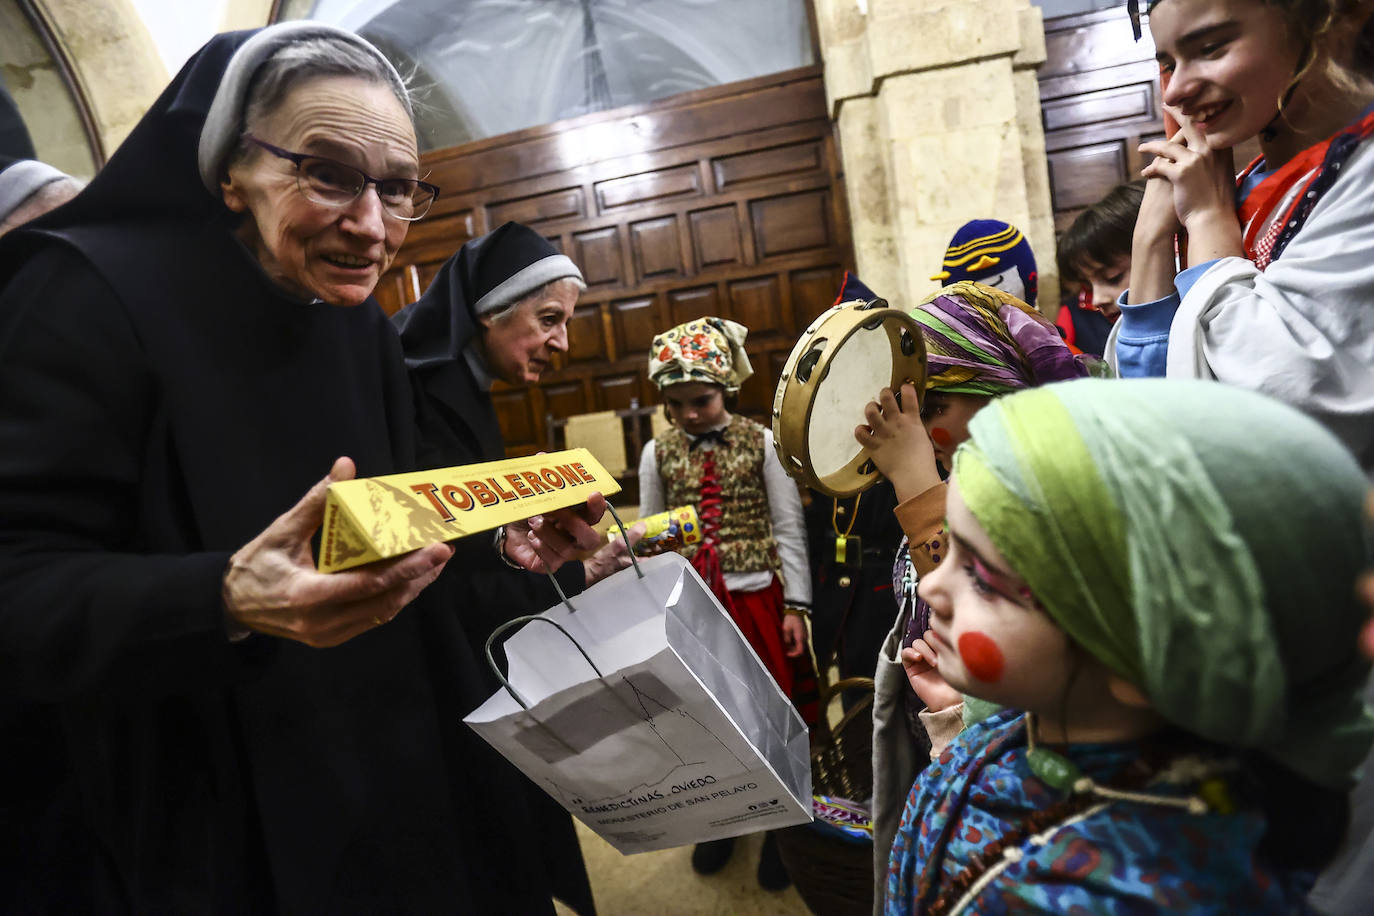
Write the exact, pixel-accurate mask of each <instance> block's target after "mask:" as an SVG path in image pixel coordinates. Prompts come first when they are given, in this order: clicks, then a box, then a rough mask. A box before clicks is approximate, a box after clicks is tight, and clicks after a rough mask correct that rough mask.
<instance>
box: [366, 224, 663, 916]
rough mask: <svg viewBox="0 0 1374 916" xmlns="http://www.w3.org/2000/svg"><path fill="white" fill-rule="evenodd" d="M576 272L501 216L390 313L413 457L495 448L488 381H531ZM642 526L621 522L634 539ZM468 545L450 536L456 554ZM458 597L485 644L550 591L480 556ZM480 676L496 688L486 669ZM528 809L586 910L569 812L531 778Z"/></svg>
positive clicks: (572, 585)
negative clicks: (410, 416)
mask: <svg viewBox="0 0 1374 916" xmlns="http://www.w3.org/2000/svg"><path fill="white" fill-rule="evenodd" d="M585 288H586V284H585V283H584V282H583V279H582V272H581V271H580V270H578V269H577V265H576V264H574V263H573V262H572V260H571V259H570V258H568V257H567V256H566V255H564V254H561V253H559V251H558V250H557V249H556V248H554V246H553V245H552V244H550V243H549V241H548V239H546V238H544V237H543V236H542V235H540V234H539V233H538V232H536V231H534V230H533V229H531V228H529V227H528V226H524V225H522V224H520V223H515V222H509V223H506V224H504V225H502V226H501V227H499V228H497V229H495V230H494V231H492V232H489V233H487V234H486V235H484V236H481V237H479V238H475V239H471V240H469V241H468V242H466V243H465V244H464V245H463V247H462V248H461V249H459V251H458V253H457V254H455V255H454V256H453V257H451V258H449V260H448V261H447V262H446V263H445V264H444V266H443V267H442V268H440V270H439V272H438V273H437V274H436V275H435V278H434V280H433V281H432V282H431V284H430V286H429V289H427V290H426V291H425V293H424V295H422V296H421V297H420V298H419V299H418V300H416V301H415V302H414V303H412V304H411V305H409V306H407V307H406V308H404V309H402V310H401V311H400V312H398V313H397V314H396V316H395V317H394V318H393V321H394V322H395V323H396V326H397V328H398V329H399V330H400V335H401V347H402V349H403V350H404V352H405V360H406V366H407V367H408V368H409V370H410V373H411V381H412V385H413V387H414V390H415V407H416V423H417V427H418V428H419V430H420V443H419V461H420V465H421V466H423V467H431V466H432V467H446V466H450V465H457V464H467V463H470V462H475V461H490V460H495V459H499V458H504V457H505V443H504V442H503V440H502V435H501V427H500V424H499V423H498V420H497V416H496V410H495V408H494V407H493V405H492V400H491V393H490V392H491V388H492V385H493V383H494V381H496V380H498V379H499V380H500V381H503V382H505V383H507V384H510V385H517V386H518V385H522V384H526V383H529V382H534V381H537V380H538V378H539V375H540V373H542V372H543V370H544V369H545V368H546V367H547V366H548V365H549V363H550V362H551V359H552V355H553V353H555V352H562V351H565V350H566V349H567V324H568V319H569V318H571V317H572V311H573V306H574V305H575V304H576V302H577V296H578V294H579V293H580V292H581V291H582V290H584V289H585ZM642 532H643V529H642V527H638V528H631V529H630V539H631V542H632V543H633V542H634V541H636V540H638V538H639V536H640V535H641V534H642ZM467 549H472V548H471V547H470V546H466V545H464V546H460V547H459V556H460V557H461V556H462V555H463V553H464V551H465V550H467ZM628 565H629V554H628V551H627V550H626V549H625V547H624V544H623V542H622V541H615V542H613V543H612V544H611V545H609V546H607V547H603V548H602V549H601V550H600V551H598V552H597V553H596V554H595V555H594V556H593V557H591V558H590V559H589V560H588V561H587V562H586V564H582V563H574V562H570V563H567V564H565V565H564V566H563V568H562V569H560V570H559V571H558V572H557V573H556V576H557V578H558V580H559V584H560V585H561V586H562V588H563V591H564V592H565V593H566V594H569V595H575V594H577V593H578V592H580V591H582V590H583V589H584V588H585V587H586V586H588V585H591V584H592V583H593V582H595V581H597V580H598V579H600V578H601V577H603V576H605V575H608V574H610V573H612V572H615V571H616V570H619V569H623V568H624V567H626V566H628ZM455 588H456V589H458V590H457V591H454V592H453V593H452V594H451V596H450V597H449V600H451V601H452V602H453V603H454V605H455V606H461V607H463V609H464V610H463V614H462V617H461V620H462V624H463V626H464V627H465V628H466V630H467V639H468V640H469V641H470V642H472V643H473V644H475V645H482V644H483V643H485V641H486V638H487V636H488V635H489V634H490V633H491V631H492V630H493V629H494V628H495V627H496V626H498V625H499V624H501V623H504V622H506V621H508V620H510V619H512V618H514V617H516V616H519V615H521V614H532V613H538V612H539V611H542V610H544V609H546V608H548V607H550V606H552V605H554V604H555V603H557V601H558V600H559V599H558V594H557V592H556V591H555V590H554V588H553V585H552V584H551V583H550V582H549V581H548V578H547V577H545V576H538V575H534V574H531V573H529V572H526V571H524V570H518V569H509V568H506V567H504V566H493V565H490V564H488V565H487V566H486V567H485V568H484V569H482V570H481V571H479V572H475V573H474V574H472V575H469V576H467V577H465V579H464V580H463V581H462V582H461V583H459V582H457V580H454V579H452V578H450V580H449V581H448V582H441V583H439V587H438V588H436V590H435V592H436V595H435V597H436V598H439V597H440V596H441V595H444V594H445V592H447V591H448V590H449V589H455ZM488 686H489V687H490V689H492V690H496V689H499V683H498V682H497V681H496V679H495V678H491V679H490V681H489V682H488ZM524 782H525V787H526V793H527V796H528V799H529V803H530V806H531V807H532V808H533V810H534V816H535V822H534V824H533V828H534V830H533V832H534V833H535V834H536V835H537V836H538V837H539V838H540V843H539V847H540V850H541V854H542V857H543V860H544V862H545V863H546V866H547V868H548V870H549V872H550V874H551V875H552V877H553V882H554V884H553V889H554V894H555V896H557V897H558V898H559V899H561V900H563V901H564V902H565V903H567V904H568V905H569V906H571V907H573V908H574V909H575V910H576V911H577V912H579V913H581V914H583V916H591V914H593V913H594V912H595V907H594V905H593V901H592V896H591V887H590V885H589V883H588V880H587V873H586V868H585V866H584V864H583V860H582V851H581V847H580V846H579V844H578V840H577V834H576V832H575V831H574V829H573V824H572V818H571V817H570V816H569V815H568V813H567V812H566V811H565V810H564V809H563V808H562V806H560V805H559V804H558V803H556V802H555V801H553V799H551V798H550V797H549V796H548V794H547V793H545V792H544V791H543V790H542V789H540V788H539V787H538V786H536V785H535V784H534V783H532V782H529V781H528V780H524Z"/></svg>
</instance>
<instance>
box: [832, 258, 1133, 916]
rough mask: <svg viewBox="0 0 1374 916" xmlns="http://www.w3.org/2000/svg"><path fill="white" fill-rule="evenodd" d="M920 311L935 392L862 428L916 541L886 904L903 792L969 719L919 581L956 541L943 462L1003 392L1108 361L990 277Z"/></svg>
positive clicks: (902, 553)
mask: <svg viewBox="0 0 1374 916" xmlns="http://www.w3.org/2000/svg"><path fill="white" fill-rule="evenodd" d="M911 314H912V316H913V317H914V318H915V319H916V321H917V322H918V323H919V324H920V325H921V336H922V339H923V340H924V342H925V347H926V357H927V362H926V391H925V395H924V398H923V400H922V401H921V402H920V403H919V406H918V401H917V393H916V391H915V390H914V388H912V386H910V385H907V386H904V388H903V392H902V398H901V403H900V404H899V403H898V400H897V398H896V397H895V396H894V394H893V392H892V391H890V390H886V389H885V390H884V391H883V392H882V393H880V394H879V396H878V399H877V400H876V401H874V402H872V403H870V404H869V405H868V409H867V412H866V417H865V418H866V420H867V424H866V425H864V426H860V427H859V428H858V429H857V430H855V437H856V438H857V439H858V441H859V444H860V445H863V446H864V447H865V448H867V449H868V452H869V454H870V456H871V457H872V458H873V462H874V464H875V465H876V466H877V468H878V470H879V471H881V472H882V474H883V475H884V476H885V477H887V478H888V479H889V480H890V481H891V482H892V485H893V488H894V489H895V490H896V493H897V499H898V506H897V509H896V514H897V520H898V521H899V522H900V523H901V525H902V529H903V530H904V531H905V532H906V535H907V539H908V540H909V546H910V549H909V550H906V549H903V550H899V551H898V553H897V566H896V568H895V569H894V570H893V590H894V592H895V594H896V595H897V596H898V601H899V605H900V611H899V614H898V619H897V622H896V625H895V626H894V627H893V630H892V632H891V633H890V634H889V635H888V638H887V640H886V641H885V642H884V644H883V647H882V650H881V651H880V653H879V657H878V668H877V672H876V674H875V680H876V687H875V690H876V695H875V699H874V722H875V738H874V741H875V746H874V755H873V759H874V764H875V766H874V780H873V781H874V798H873V837H874V846H873V848H874V856H875V864H876V865H877V869H876V874H877V876H878V880H877V885H876V887H875V889H874V895H875V899H876V900H877V902H878V904H879V905H881V902H882V899H883V896H882V895H883V885H882V880H881V876H882V874H883V872H884V870H885V868H886V865H887V852H888V849H889V848H890V845H891V842H892V836H893V832H894V830H895V829H896V824H897V819H898V817H899V816H900V814H901V805H902V800H903V799H904V798H905V797H906V793H907V790H908V789H909V788H910V787H911V783H912V780H914V779H915V777H916V773H917V771H919V769H920V768H921V767H922V766H923V765H924V764H925V762H926V761H925V751H926V750H928V749H931V748H932V747H934V748H938V747H942V746H943V745H944V744H945V743H946V742H947V741H948V740H949V739H950V738H951V737H952V736H953V735H954V734H956V733H957V732H958V730H959V729H960V728H962V726H963V723H962V713H963V705H962V701H963V698H962V697H961V696H960V695H959V693H958V691H955V690H953V689H951V688H950V687H949V686H948V685H946V684H944V683H943V682H942V681H941V679H940V677H939V674H938V673H936V672H934V671H933V670H932V669H931V666H930V665H929V664H928V663H927V662H925V661H923V660H922V658H921V657H920V655H919V653H920V652H921V650H922V649H923V648H924V643H923V642H922V636H923V634H924V633H925V631H926V626H927V620H928V617H929V609H928V608H926V607H925V605H924V603H923V602H920V601H918V600H917V597H916V582H917V581H918V580H919V579H920V578H921V577H922V576H925V575H927V574H928V573H930V571H931V570H933V569H934V568H935V566H936V565H937V564H939V563H940V561H941V559H942V557H944V556H945V555H946V554H947V553H948V548H949V545H948V539H947V538H946V537H945V536H944V534H943V531H942V529H943V525H944V514H945V489H946V488H945V485H944V484H943V483H942V482H941V480H940V472H939V470H938V469H937V467H936V464H937V462H938V463H939V464H940V465H941V466H943V467H944V468H946V469H948V467H949V462H950V459H951V457H952V456H953V454H954V450H955V449H956V448H957V447H958V446H959V444H960V443H962V442H963V441H964V440H965V439H967V438H968V423H969V421H970V420H971V419H972V418H973V416H974V414H976V413H977V412H978V411H979V410H981V409H982V408H983V407H984V406H986V405H987V404H988V403H989V402H990V401H992V399H993V398H996V397H999V396H1001V395H1004V394H1010V393H1012V392H1015V391H1020V390H1022V389H1025V388H1033V387H1035V386H1037V385H1044V384H1047V383H1049V382H1056V381H1063V380H1067V379H1074V378H1081V377H1084V376H1087V375H1103V374H1106V372H1107V370H1106V367H1105V364H1104V363H1103V362H1102V361H1101V360H1099V359H1097V358H1095V357H1092V356H1088V355H1085V354H1081V353H1074V352H1073V351H1072V350H1070V349H1069V347H1068V345H1067V344H1065V343H1064V341H1063V338H1061V337H1060V336H1059V332H1058V330H1057V329H1056V328H1055V327H1054V325H1052V324H1050V322H1049V321H1048V320H1046V319H1045V318H1044V317H1043V316H1042V315H1041V314H1040V313H1039V312H1037V311H1035V310H1034V309H1032V308H1031V307H1029V306H1028V305H1026V304H1025V303H1024V302H1022V301H1021V300H1020V299H1017V298H1016V297H1015V296H1013V295H1011V294H1010V293H1007V292H1005V291H1003V290H999V289H994V288H993V287H990V286H985V285H983V284H981V283H973V282H967V281H965V282H961V283H955V284H951V285H950V286H947V287H945V288H944V289H942V290H940V291H939V292H937V293H936V294H935V295H933V296H931V297H930V298H929V299H927V300H926V301H925V302H922V303H921V304H920V305H918V306H917V307H916V308H914V309H913V310H912V312H911ZM903 546H904V547H905V546H907V545H906V544H905V543H904V545H903ZM913 644H914V645H915V646H916V648H915V649H913V648H911V647H912V646H913ZM904 666H906V670H905V671H904V670H903V668H904ZM908 678H910V680H908ZM913 687H914V688H915V689H913ZM918 693H919V695H918Z"/></svg>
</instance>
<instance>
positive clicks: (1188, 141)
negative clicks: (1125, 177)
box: [1140, 117, 1238, 235]
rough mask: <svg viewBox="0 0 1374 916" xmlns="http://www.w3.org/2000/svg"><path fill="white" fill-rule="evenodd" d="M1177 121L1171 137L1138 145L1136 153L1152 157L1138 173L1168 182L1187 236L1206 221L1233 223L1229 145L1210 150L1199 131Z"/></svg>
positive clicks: (1232, 164) (1233, 187)
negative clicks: (1178, 125)
mask: <svg viewBox="0 0 1374 916" xmlns="http://www.w3.org/2000/svg"><path fill="white" fill-rule="evenodd" d="M1179 120H1180V123H1181V124H1182V126H1181V127H1180V128H1179V131H1178V133H1176V134H1174V135H1173V137H1172V138H1170V139H1168V140H1151V141H1149V142H1148V143H1142V144H1141V145H1140V152H1142V153H1147V154H1149V155H1153V156H1154V157H1155V159H1154V161H1153V162H1151V163H1150V164H1149V165H1147V166H1145V168H1144V169H1142V170H1141V173H1140V174H1141V175H1143V176H1145V178H1147V179H1149V178H1163V179H1165V180H1167V181H1168V182H1169V185H1170V188H1171V190H1172V192H1173V201H1174V213H1175V214H1176V215H1177V217H1178V221H1179V223H1181V224H1182V225H1183V227H1184V228H1185V229H1187V230H1188V232H1189V234H1190V235H1192V234H1193V233H1195V232H1196V231H1197V230H1198V228H1199V226H1200V224H1202V223H1205V222H1206V221H1208V220H1221V219H1225V220H1227V221H1229V222H1231V223H1235V222H1236V171H1235V159H1234V157H1233V156H1232V154H1231V150H1230V148H1229V147H1228V148H1226V149H1219V150H1214V149H1212V148H1211V147H1210V146H1209V145H1208V143H1207V137H1206V136H1205V135H1204V134H1203V133H1202V131H1200V130H1198V129H1197V128H1196V127H1195V126H1193V125H1192V124H1190V123H1187V122H1186V120H1185V119H1183V118H1181V117H1180V119H1179ZM1147 190H1148V188H1147ZM1143 208H1144V205H1143V203H1142V209H1143ZM1237 225H1238V224H1237Z"/></svg>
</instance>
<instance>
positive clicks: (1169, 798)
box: [886, 379, 1374, 914]
mask: <svg viewBox="0 0 1374 916" xmlns="http://www.w3.org/2000/svg"><path fill="white" fill-rule="evenodd" d="M969 433H970V437H969V439H968V441H967V442H966V443H965V444H964V445H963V446H961V447H960V448H959V449H958V450H957V452H956V453H955V455H954V458H953V474H952V476H951V478H950V481H949V484H948V488H949V493H948V498H947V502H946V513H945V514H946V518H947V520H948V532H947V536H948V541H949V552H948V555H947V556H945V557H944V559H943V561H942V562H941V564H940V565H939V566H938V567H937V568H936V569H935V570H934V571H933V572H932V573H930V574H929V575H927V576H926V577H925V578H924V579H923V581H922V582H921V585H920V594H921V597H922V598H923V599H925V601H927V602H928V603H929V605H930V608H931V614H932V616H931V630H932V635H931V637H930V638H929V639H928V640H927V642H928V643H929V646H928V648H927V649H926V650H925V653H924V654H926V655H927V656H928V658H929V659H931V660H933V662H934V664H935V666H936V669H937V671H938V677H939V678H941V679H943V680H944V681H945V682H947V684H948V685H949V686H950V687H952V688H954V689H956V690H958V691H961V692H963V693H965V694H968V695H972V696H977V697H980V698H982V699H983V700H985V701H988V702H990V703H993V704H996V705H997V706H999V707H1001V709H1000V710H999V711H997V712H995V713H994V714H992V715H991V716H989V717H988V718H986V719H985V720H983V721H981V722H978V723H976V724H971V725H970V727H968V728H966V729H964V730H963V731H962V732H961V733H960V734H959V735H958V736H957V737H955V738H954V740H953V741H952V742H951V743H950V744H949V745H948V746H947V747H946V748H945V749H944V751H943V752H942V753H941V754H940V755H939V757H938V758H937V759H936V760H935V761H934V762H933V763H932V764H931V765H930V767H928V768H927V769H926V770H925V771H924V772H923V773H922V774H921V776H920V778H919V779H918V780H917V782H916V784H915V786H914V787H913V788H912V791H911V794H910V796H909V798H908V800H907V803H906V810H905V812H904V814H903V817H902V822H901V826H900V828H899V829H898V832H897V838H896V841H895V843H894V844H893V849H892V856H891V860H890V867H889V869H888V872H887V882H886V892H887V894H886V912H888V913H893V914H906V913H913V912H918V913H928V914H944V913H960V912H978V913H993V912H999V913H1000V912H1012V911H1017V912H1019V911H1021V910H1026V911H1034V912H1046V913H1068V912H1085V913H1087V912H1091V913H1121V914H1125V913H1141V912H1206V913H1221V912H1234V913H1291V912H1308V911H1309V910H1308V908H1307V906H1306V903H1305V896H1306V893H1307V891H1308V889H1309V888H1310V886H1311V884H1312V880H1313V875H1314V873H1315V872H1316V870H1318V869H1319V868H1321V867H1322V865H1323V864H1325V862H1327V861H1328V860H1329V859H1330V857H1331V856H1332V854H1333V853H1334V851H1335V849H1336V847H1337V845H1338V844H1339V842H1340V840H1341V836H1342V834H1343V832H1344V830H1345V824H1346V815H1347V804H1346V798H1345V790H1346V789H1347V788H1348V787H1349V786H1350V784H1351V782H1352V778H1353V774H1354V773H1355V771H1356V770H1357V768H1358V767H1359V765H1360V762H1361V761H1362V759H1363V758H1364V757H1365V755H1366V754H1367V753H1368V751H1369V748H1370V743H1371V739H1374V717H1371V714H1370V711H1369V710H1368V709H1367V708H1366V707H1365V706H1364V705H1363V703H1362V702H1361V692H1362V688H1363V685H1364V682H1365V678H1366V677H1367V675H1368V671H1369V665H1368V662H1367V661H1366V660H1364V659H1363V658H1362V657H1361V656H1360V655H1359V653H1358V652H1357V650H1356V636H1357V633H1358V632H1359V628H1360V625H1361V623H1362V621H1363V617H1364V614H1363V611H1362V609H1361V607H1360V605H1359V602H1358V601H1357V599H1356V597H1355V594H1354V591H1353V589H1352V588H1351V582H1352V581H1353V580H1354V578H1355V576H1356V574H1357V573H1358V572H1359V570H1360V569H1361V567H1362V566H1364V564H1365V563H1366V562H1367V558H1368V556H1369V551H1370V540H1369V534H1368V532H1367V531H1366V530H1365V529H1364V527H1363V525H1362V520H1361V518H1360V503H1361V496H1362V494H1363V491H1364V488H1365V481H1364V478H1363V475H1362V473H1361V471H1360V468H1359V467H1358V465H1357V464H1356V463H1355V461H1354V459H1353V458H1352V457H1351V456H1350V455H1349V453H1348V452H1347V451H1346V450H1345V449H1344V448H1343V447H1342V446H1341V444H1340V443H1339V442H1338V441H1337V440H1336V439H1335V438H1334V437H1332V436H1331V434H1330V433H1329V432H1327V431H1326V430H1324V429H1322V428H1321V427H1320V426H1319V425H1318V424H1316V423H1315V422H1313V421H1312V420H1311V419H1309V418H1307V417H1304V416H1303V415H1301V414H1300V413H1298V412H1297V411H1296V410H1293V409H1292V408H1290V407H1287V406H1285V405H1282V404H1280V403H1278V402H1277V401H1273V400H1270V399H1267V398H1264V397H1261V396H1259V395H1256V394H1253V393H1251V392H1246V391H1242V390H1239V389H1236V388H1233V387H1230V386H1225V385H1215V384H1207V383H1201V382H1190V381H1165V380H1135V381H1101V380H1091V379H1087V380H1080V381H1074V382H1068V383H1064V384H1057V385H1050V386H1046V387H1044V388H1039V389H1036V390H1033V391H1026V392H1021V393H1018V394H1014V395H1010V396H1008V397H1005V398H999V399H997V400H995V401H993V402H992V403H990V404H989V405H987V406H986V407H984V408H983V409H982V410H981V411H979V412H978V415H977V416H976V417H974V418H973V419H972V421H971V422H970V424H969ZM1293 451H1296V452H1298V453H1300V454H1301V455H1302V456H1303V460H1302V461H1301V462H1298V461H1289V460H1283V459H1282V458H1279V457H1277V456H1280V455H1282V454H1285V453H1288V452H1293ZM1275 518H1281V519H1282V521H1283V531H1284V537H1281V538H1276V537H1275V536H1274V519H1275ZM918 689H920V685H918Z"/></svg>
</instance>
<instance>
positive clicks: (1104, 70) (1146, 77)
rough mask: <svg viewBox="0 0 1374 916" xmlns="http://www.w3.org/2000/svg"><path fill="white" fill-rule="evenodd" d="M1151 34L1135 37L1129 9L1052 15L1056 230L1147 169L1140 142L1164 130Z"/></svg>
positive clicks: (1051, 152)
mask: <svg viewBox="0 0 1374 916" xmlns="http://www.w3.org/2000/svg"><path fill="white" fill-rule="evenodd" d="M1154 54H1155V52H1154V45H1153V44H1152V43H1151V42H1150V39H1149V36H1148V35H1147V36H1146V37H1145V38H1143V39H1142V40H1141V41H1140V42H1139V43H1137V42H1136V41H1134V40H1133V37H1132V35H1131V21H1130V19H1129V18H1127V16H1126V12H1125V9H1124V8H1121V9H1110V10H1103V11H1101V12H1097V13H1086V14H1084V15H1081V16H1063V17H1059V18H1055V19H1047V20H1045V63H1044V65H1043V66H1042V67H1041V68H1040V73H1039V79H1040V111H1041V114H1042V116H1043V118H1044V123H1045V150H1046V153H1047V154H1048V156H1049V167H1050V193H1051V196H1052V198H1053V201H1054V228H1055V230H1056V231H1060V232H1062V231H1063V230H1064V229H1066V228H1068V225H1069V223H1071V222H1073V218H1074V217H1075V216H1077V215H1078V213H1079V211H1081V210H1082V209H1083V208H1084V207H1086V206H1088V205H1090V204H1093V203H1096V202H1097V201H1098V200H1099V199H1100V198H1101V197H1102V195H1104V194H1106V193H1107V192H1108V191H1110V190H1111V189H1112V188H1113V187H1115V186H1116V185H1118V184H1120V183H1121V182H1123V181H1130V180H1131V179H1132V178H1135V177H1137V176H1138V175H1139V174H1140V170H1141V169H1142V168H1144V166H1145V162H1144V161H1143V160H1142V159H1141V156H1140V153H1138V152H1137V151H1136V147H1137V146H1139V145H1140V143H1141V142H1143V141H1145V140H1151V139H1155V138H1157V137H1162V136H1163V135H1164V122H1163V120H1162V118H1161V116H1160V110H1161V109H1160V102H1159V65H1158V64H1157V63H1155V57H1154Z"/></svg>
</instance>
